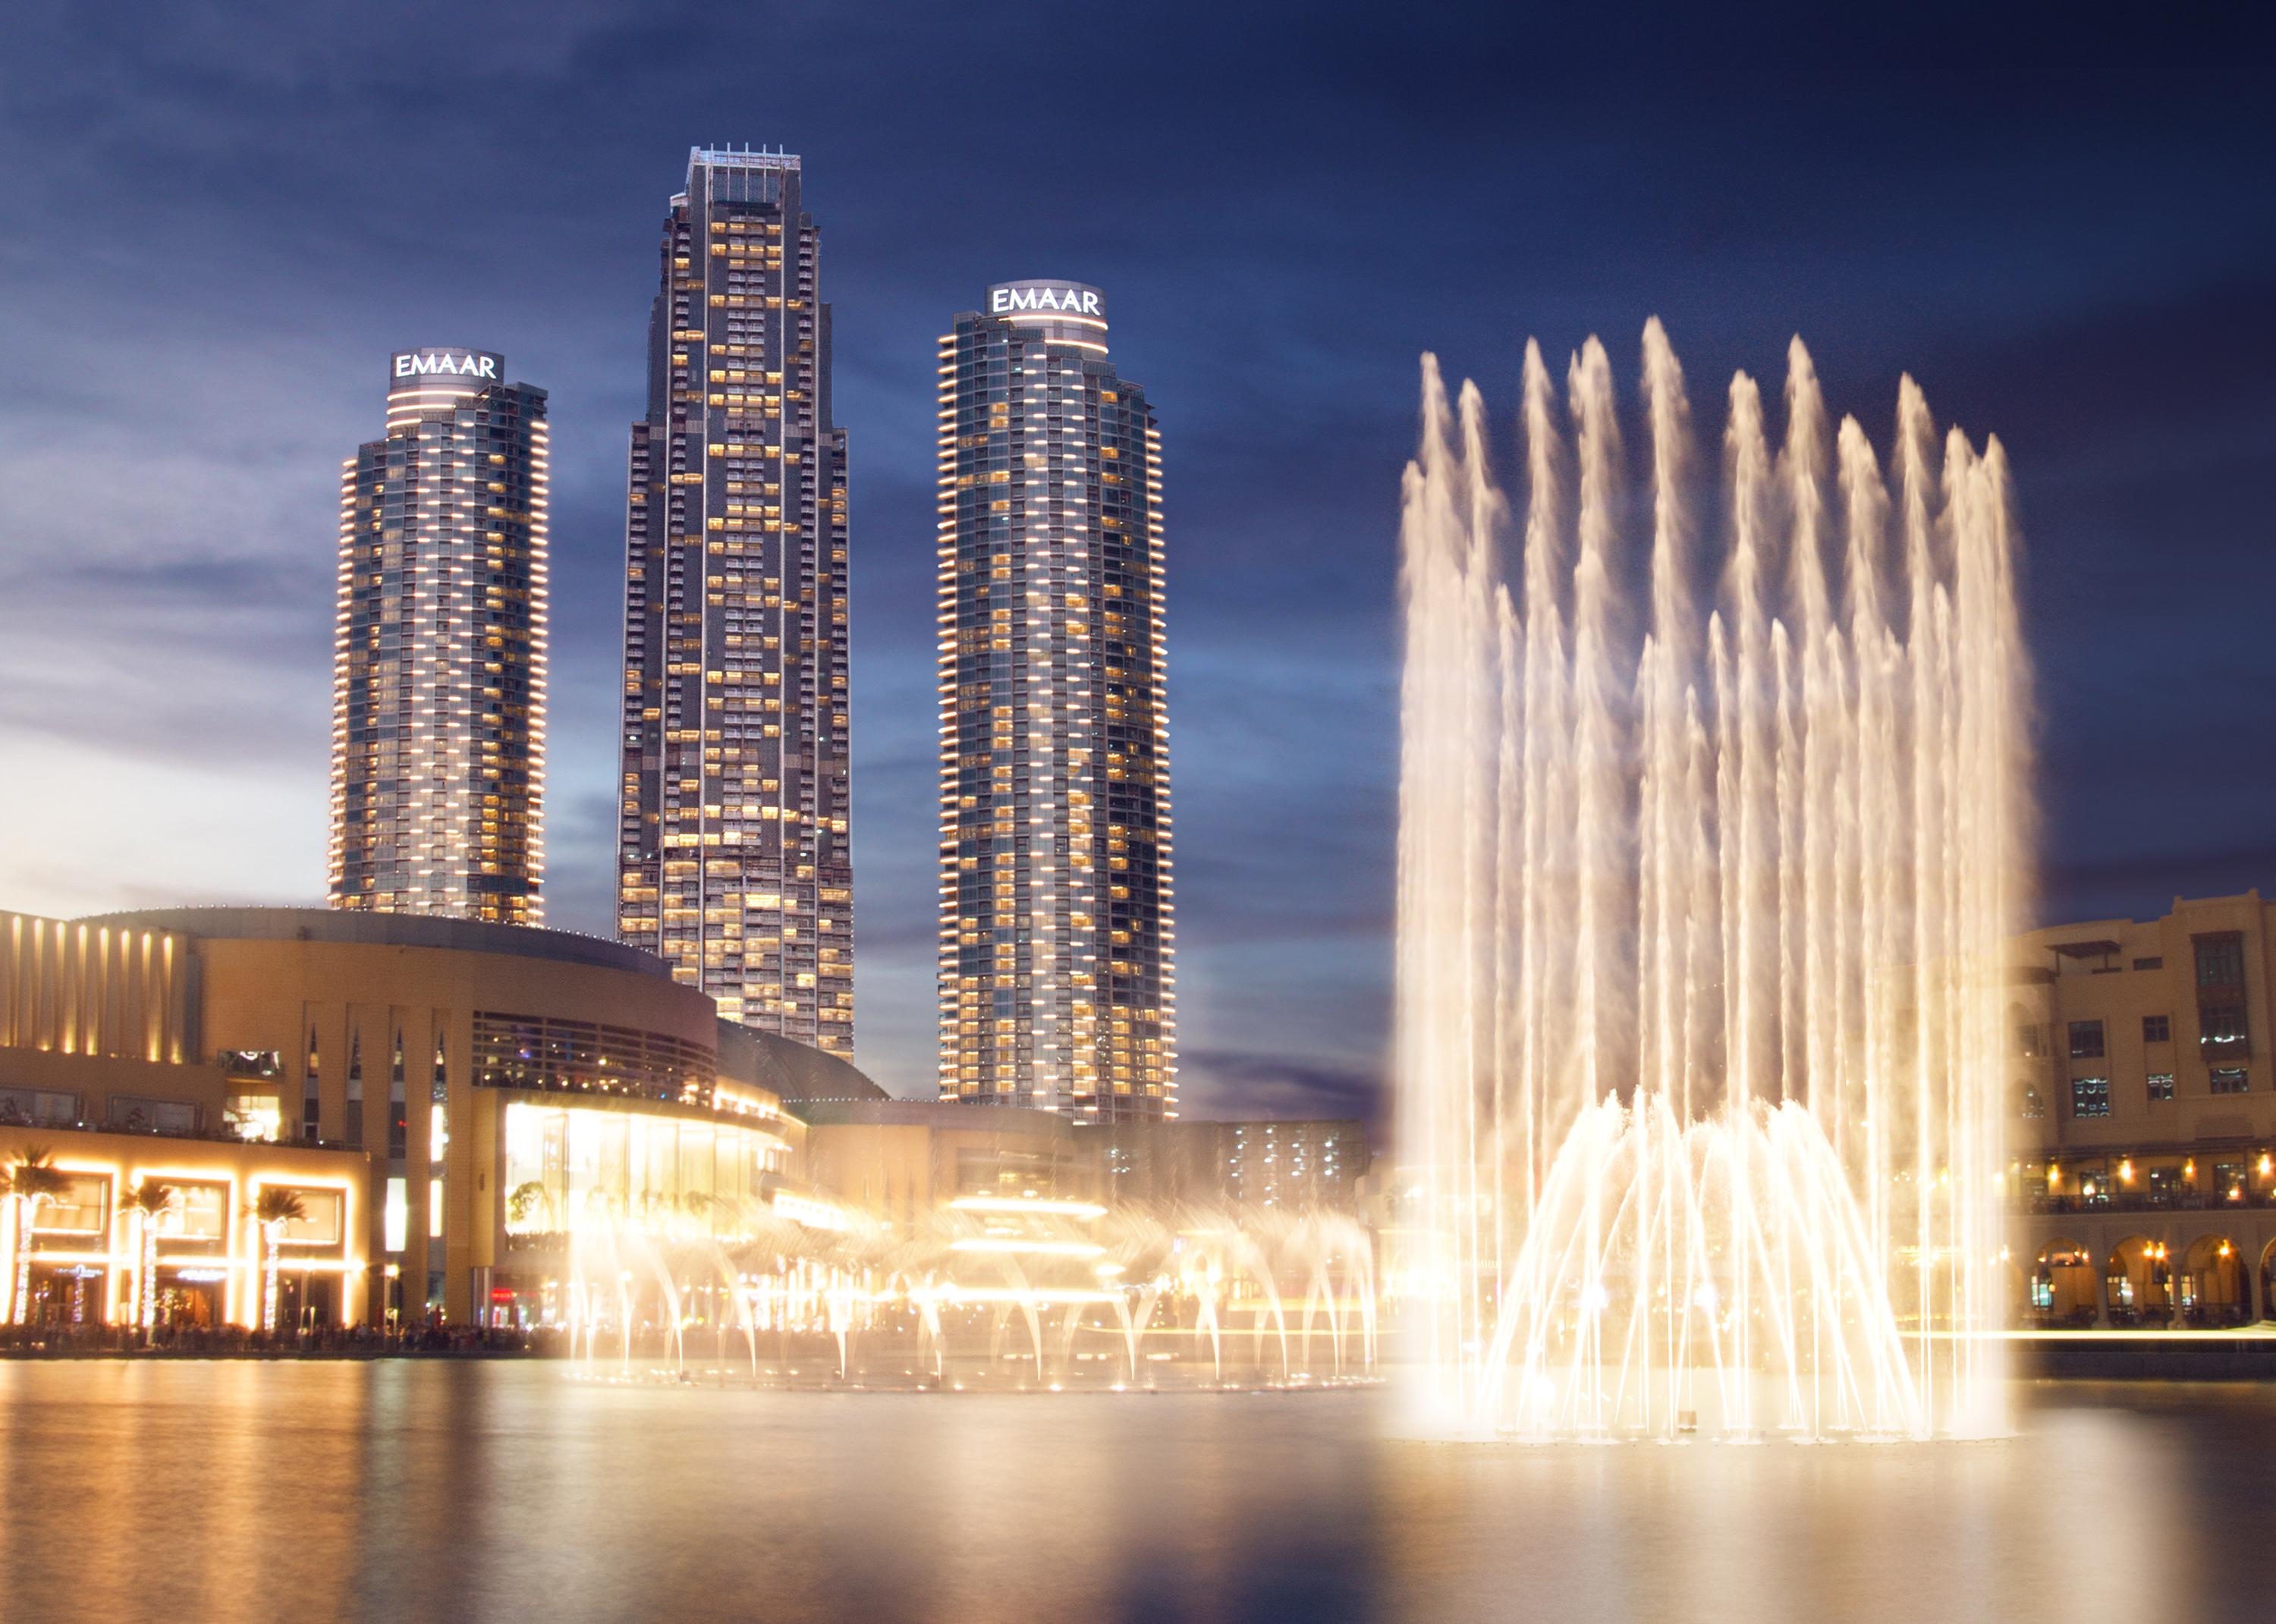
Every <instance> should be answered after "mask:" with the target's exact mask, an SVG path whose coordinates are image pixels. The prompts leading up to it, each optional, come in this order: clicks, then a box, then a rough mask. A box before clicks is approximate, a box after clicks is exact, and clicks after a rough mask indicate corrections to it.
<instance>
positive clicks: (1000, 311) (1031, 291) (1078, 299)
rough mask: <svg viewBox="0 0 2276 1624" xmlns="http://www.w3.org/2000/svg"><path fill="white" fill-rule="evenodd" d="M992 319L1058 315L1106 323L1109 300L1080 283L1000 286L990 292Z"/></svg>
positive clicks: (1027, 283) (1002, 284) (1011, 283)
mask: <svg viewBox="0 0 2276 1624" xmlns="http://www.w3.org/2000/svg"><path fill="white" fill-rule="evenodd" d="M988 314H989V315H1058V316H1069V317H1073V318H1074V319H1076V320H1089V321H1093V322H1096V323H1099V324H1100V325H1101V326H1104V325H1105V323H1106V296H1105V295H1104V293H1101V292H1099V291H1098V290H1097V289H1096V288H1095V287H1086V286H1084V285H1082V284H1081V283H1080V282H999V283H998V284H997V285H995V286H994V287H991V288H990V289H989V290H988Z"/></svg>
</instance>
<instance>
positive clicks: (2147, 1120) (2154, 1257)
mask: <svg viewBox="0 0 2276 1624" xmlns="http://www.w3.org/2000/svg"><path fill="white" fill-rule="evenodd" d="M2015 949H2016V951H2015V958H2014V967H2013V968H2012V970H2011V972H2010V975H2009V980H2008V1009H2007V1026H2008V1029H2009V1033H2010V1036H2011V1038H2012V1042H2013V1045H2014V1047H2013V1050H2012V1051H2011V1055H2010V1060H2009V1065H2010V1067H2011V1075H2012V1081H2011V1089H2012V1094H2011V1107H2012V1109H2011V1114H2010V1122H2011V1127H2010V1129H2009V1132H2010V1135H2011V1139H2010V1144H2011V1148H2012V1151H2013V1160H2012V1162H2011V1165H2010V1167H2009V1172H2008V1177H2009V1179H2010V1180H2012V1188H2013V1191H2014V1196H2015V1198H2016V1203H2017V1205H2018V1206H2019V1207H2020V1208H2021V1209H2022V1218H2020V1220H2019V1225H2018V1234H2017V1240H2018V1241H2019V1242H2020V1244H2019V1245H2018V1247H2017V1248H2016V1252H2015V1257H2014V1262H2015V1264H2016V1266H2017V1268H2018V1271H2019V1272H2020V1274H2021V1275H2022V1280H2021V1282H2020V1285H2021V1287H2022V1290H2021V1293H2020V1294H2021V1295H2022V1297H2023V1314H2024V1317H2025V1319H2026V1320H2027V1322H2031V1323H2037V1324H2052V1325H2094V1324H2100V1325H2105V1326H2112V1327H2117V1328H2135V1327H2158V1326H2165V1325H2174V1326H2181V1327H2189V1326H2197V1327H2206V1326H2219V1325H2225V1324H2242V1323H2245V1322H2248V1321H2250V1320H2255V1319H2267V1318H2276V1065H2272V1062H2271V1058H2270V1034H2271V1032H2272V1031H2276V1027H2272V1024H2271V1023H2272V1021H2276V958H2272V952H2276V905H2272V904H2270V903H2268V902H2266V901H2265V900H2263V899H2262V898H2261V897H2260V895H2259V893H2258V892H2245V893H2244V894H2243V895H2242V896H2232V897H2208V898H2186V899H2175V901H2174V907H2173V911H2172V912H2171V913H2169V914H2166V915H2164V916H2163V917H2162V918H2158V919H2152V920H2146V921H2141V920H2130V919H2111V920H2097V921H2091V922H2087V923H2083V924H2075V925H2059V926H2052V927H2050V928H2048V929H2046V930H2036V931H2033V932H2031V933H2030V934H2029V936H2026V937H2021V938H2019V940H2018V941H2017V943H2016V944H2015Z"/></svg>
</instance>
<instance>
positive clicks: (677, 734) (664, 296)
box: [617, 148, 854, 1055]
mask: <svg viewBox="0 0 2276 1624" xmlns="http://www.w3.org/2000/svg"><path fill="white" fill-rule="evenodd" d="M799 180H800V171H799V161H798V159H797V158H796V157H794V156H790V155H788V154H785V153H768V152H733V151H714V150H710V149H708V148H698V149H697V150H695V151H694V152H692V153H690V154H689V155H688V161H687V190H686V191H684V192H682V193H681V194H679V196H677V197H675V198H673V199H672V200H671V211H670V212H669V213H668V214H667V215H666V216H665V217H664V254H663V260H664V263H663V277H662V285H661V286H660V287H659V288H658V290H657V292H656V304H655V307H654V310H653V313H652V314H651V315H650V316H649V398H648V415H647V416H646V417H644V418H643V419H641V421H639V422H637V423H634V424H633V433H632V466H631V477H630V498H629V508H628V513H627V518H626V528H625V568H626V589H625V687H624V718H623V720H624V726H623V732H622V735H621V738H622V747H623V753H624V763H623V764H624V771H623V778H622V781H621V783H620V785H619V789H618V854H619V856H618V909H617V922H618V935H619V936H620V937H622V938H623V939H624V940H626V941H627V942H631V943H634V944H637V945H640V946H642V947H645V948H648V949H649V950H650V951H651V952H656V953H658V954H660V955H662V956H663V957H664V959H665V960H669V961H670V963H671V968H672V973H673V975H676V976H677V977H679V979H680V980H681V981H683V982H686V983H689V984H690V985H694V986H700V987H702V989H703V990H705V991H706V992H709V993H710V994H711V995H712V996H713V997H714V998H717V1000H718V1002H719V1010H720V1013H722V1014H723V1015H725V1016H726V1017H728V1018H729V1019H731V1020H739V1021H744V1022H746V1023H747V1024H748V1025H751V1026H755V1027H760V1028H764V1029H766V1030H768V1031H770V1032H778V1033H780V1034H781V1035H782V1036H785V1037H790V1038H795V1039H797V1040H798V1041H799V1042H800V1043H812V1044H815V1045H816V1046H818V1047H820V1048H823V1049H826V1050H829V1051H831V1052H832V1053H835V1054H839V1055H851V1054H852V1052H853V1050H854V890H853V886H854V877H853V866H852V862H851V860H850V855H849V846H848V842H847V837H846V816H847V812H848V809H849V808H848V802H849V775H848V771H847V762H846V432H845V430H844V429H839V428H838V427H837V426H836V425H835V424H834V423H833V422H832V421H831V412H830V307H829V306H828V305H826V304H823V303H822V302H821V301H820V300H818V299H817V297H816V292H817V289H818V286H819V281H820V261H821V254H822V234H821V232H820V231H817V230H816V227H815V224H814V219H813V216H810V215H808V214H804V213H801V212H800V208H799Z"/></svg>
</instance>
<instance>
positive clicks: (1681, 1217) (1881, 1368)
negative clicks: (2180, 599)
mask: <svg viewBox="0 0 2276 1624" xmlns="http://www.w3.org/2000/svg"><path fill="white" fill-rule="evenodd" d="M1564 394H1565V398H1564V400H1563V402H1562V403H1561V406H1560V402H1559V398H1558V393H1557V391H1556V388H1555V385H1554V384H1553V383H1552V382H1551V377H1550V375H1549V372H1548V369H1547V368H1546V367H1545V366H1544V364H1543V361H1542V358H1541V353H1540V351H1539V348H1538V346H1537V345H1528V347H1527V350H1526V356H1525V375H1524V401H1523V410H1522V432H1521V441H1522V449H1523V461H1524V478H1523V482H1522V489H1523V511H1522V513H1521V515H1513V513H1512V511H1511V505H1510V503H1509V501H1508V499H1507V498H1506V497H1505V496H1504V494H1503V492H1502V490H1501V489H1500V487H1499V486H1498V484H1497V482H1496V481H1495V479H1494V476H1493V474H1492V471H1491V467H1490V460H1491V459H1490V457H1489V454H1488V444H1489V439H1490V435H1489V431H1488V427H1487V421H1486V413H1485V408H1484V406H1483V400H1482V398H1481V397H1480V395H1479V393H1478V391H1477V390H1476V388H1475V387H1474V386H1472V385H1469V384H1467V383H1466V384H1464V385H1463V387H1462V389H1461V391H1460V395H1459V398H1458V399H1456V400H1454V401H1451V402H1450V400H1449V398H1448V396H1447V393H1446V390H1445V386H1444V384H1443V383H1442V381H1441V379H1440V377H1439V375H1438V368H1437V364H1436V362H1435V360H1432V359H1430V358H1428V357H1426V358H1425V360H1424V362H1423V436H1422V451H1421V454H1420V456H1419V458H1418V459H1417V460H1416V461H1415V463H1414V464H1413V465H1412V466H1410V467H1409V468H1408V469H1407V476H1406V483H1405V491H1404V516H1403V524H1402V530H1403V537H1402V545H1403V550H1404V587H1405V594H1406V613H1407V663H1406V672H1405V679H1404V687H1403V693H1402V714H1403V726H1404V732H1403V759H1402V763H1401V774H1400V870H1399V967H1398V968H1399V1017H1400V1038H1399V1059H1398V1066H1399V1076H1400V1089H1399V1104H1398V1151H1399V1160H1400V1165H1401V1172H1400V1175H1399V1177H1400V1192H1399V1194H1400V1204H1399V1209H1398V1217H1397V1225H1398V1227H1399V1230H1400V1236H1399V1240H1400V1247H1399V1256H1398V1261H1397V1264H1396V1273H1395V1278H1394V1288H1395V1290H1396V1291H1397V1293H1398V1294H1399V1295H1400V1297H1401V1299H1402V1300H1403V1311H1404V1314H1405V1322H1406V1324H1407V1328H1408V1330H1409V1332H1410V1333H1411V1337H1412V1341H1411V1344H1410V1345H1409V1347H1408V1348H1407V1355H1406V1356H1407V1362H1408V1364H1407V1369H1408V1371H1409V1373H1410V1376H1411V1381H1410V1385H1409V1397H1410V1399H1411V1400H1412V1403H1413V1407H1414V1415H1415V1423H1416V1424H1417V1425H1419V1426H1421V1427H1423V1428H1425V1429H1427V1430H1432V1431H1435V1432H1438V1433H1443V1434H1453V1435H1462V1436H1495V1435H1516V1436H1521V1437H1543V1438H1553V1437H1577V1438H1620V1437H1656V1438H1676V1437H1680V1436H1685V1435H1688V1434H1692V1433H1698V1434H1701V1435H1706V1436H1721V1437H1727V1438H1756V1437H1765V1436H1778V1435H1790V1436H1796V1437H1802V1438H1829V1437H1836V1436H1864V1437H1915V1438H1918V1437H1930V1436H1938V1435H1975V1434H1982V1433H1985V1432H1990V1431H1996V1430H1999V1429H2000V1428H2001V1426H2002V1424H2003V1414H2004V1410H2003V1398H2002V1391H2003V1390H2002V1385H2001V1383H2000V1380H1999V1377H2000V1362H1999V1351H1998V1344H1997V1342H1996V1341H1995V1340H1993V1339H1989V1338H1987V1337H1986V1336H1984V1334H1983V1333H1984V1332H1987V1331H1990V1330H1992V1329H1993V1328H1995V1327H1996V1326H1997V1325H1998V1324H1999V1305H2000V1301H2001V1286H2000V1279H2001V1273H2000V1270H2001V1264H2000V1237H2001V1226H2000V1202H2001V1195H2000V1191H1999V1178H2000V1173H2001V1167H2002V1158H2001V1155H2000V1120H2001V1116H2002V1111H2001V1103H2002V1101H2003V1099H2004V1097H2005V1094H2006V1089H2005V1082H2004V1077H2003V1069H2002V1068H2003V1057H2004V1055H2005V1052H2006V1048H2005V1043H2004V1042H2003V1032H2002V1028H2003V1024H2004V1017H2003V1013H2002V1012H2003V1010H2004V1008H2005V1000H2004V998H2003V997H2002V995H2001V992H2002V990H2001V986H2000V981H2001V975H2000V973H1999V963H2000V955H1999V947H2000V945H2001V944H2002V942H2003V939H2004V938H2005V937H2006V936H2007V934H2008V933H2009V932H2010V931H2011V930H2013V929H2014V927H2015V925H2016V922H2017V918H2016V916H2017V911H2018V904H2019V899H2020V896H2021V892H2022V884H2023V880H2024V869H2025V862H2026V857H2027V843H2026V832H2025V831H2026V829H2027V825H2028V822H2029V816H2028V794H2027V788H2026V784H2025V761H2026V751H2027V732H2028V729H2027V724H2026V717H2027V710H2028V686H2029V685H2028V675H2027V671H2026V661H2025V656H2024V650H2023V648H2022V641H2021V637H2020V634H2019V632H2018V627H2017V620H2016V611H2015V591H2014V535H2013V529H2012V521H2011V517H2010V501H2009V493H2008V484H2007V464H2006V459H2005V455H2004V453H2003V452H2002V451H2001V449H2000V446H1999V442H1998V441H1997V440H1996V439H1992V440H1990V441H1988V442H1987V443H1986V444H1985V445H1984V449H1983V450H1982V451H1981V452H1978V451H1977V450H1976V448H1975V447H1974V446H1972V445H1971V444H1969V441H1968V439H1967V438H1966V437H1965V436H1963V435H1961V433H1960V432H1959V431H1958V430H1956V429H1955V430H1954V431H1952V432H1951V433H1950V434H1949V435H1947V436H1946V438H1945V440H1944V442H1943V444H1942V446H1941V454H1940V455H1939V448H1938V443H1937V438H1936V434H1935V430H1934V428H1933V425H1932V424H1931V420H1930V417H1929V413H1928V408H1927V405H1926V403H1925V401H1924V400H1923V397H1922V395H1921V392H1920V391H1919V390H1918V389H1917V388H1916V387H1915V385H1914V384H1913V383H1912V381H1911V380H1910V379H1909V378H1907V379H1906V380H1905V381H1904V383H1903V384H1902V385H1901V388H1900V398H1899V406H1898V414H1897V429H1896V441H1895V445H1894V448H1893V452H1892V453H1891V456H1890V459H1889V464H1888V470H1887V473H1886V474H1884V471H1883V468H1882V466H1881V463H1880V461H1879V459H1878V458H1877V457H1876V455H1875V452H1874V451H1873V449H1872V447H1871V445H1870V444H1869V442H1868V441H1867V438H1866V436H1865V435H1864V433H1863V430H1861V429H1859V427H1858V426H1857V424H1856V422H1855V420H1854V419H1845V420H1844V421H1842V422H1841V424H1840V429H1839V430H1838V431H1836V432H1834V433H1833V434H1832V435H1830V436H1829V434H1828V431H1827V426H1826V418H1825V405H1824V401H1823V398H1822V396H1821V393H1820V390H1819V386H1818V383H1817V376H1816V374H1815V372H1814V370H1813V368H1812V367H1811V364H1810V360H1809V354H1808V353H1807V352H1806V351H1805V350H1804V349H1803V348H1802V344H1801V342H1800V341H1799V340H1796V341H1795V342H1794V345H1793V346H1792V348H1791V350H1790V352H1789V355H1788V371H1787V386H1786V402H1785V417H1786V421H1785V425H1784V433H1783V440H1782V444H1779V445H1777V446H1776V447H1774V446H1773V444H1772V440H1771V429H1770V427H1769V424H1768V422H1767V421H1766V415H1767V414H1766V413H1765V410H1764V404H1763V401H1762V398H1761V391H1759V389H1758V387H1757V386H1756V383H1755V382H1754V380H1753V379H1751V378H1749V377H1748V376H1746V375H1745V374H1743V373H1742V374H1741V375H1739V376H1736V377H1734V379H1733V380H1732V383H1731V387H1730V396H1729V414H1728V424H1727V429H1726V433H1725V436H1724V442H1723V454H1722V478H1721V480H1720V482H1719V484H1718V482H1716V481H1714V480H1713V479H1712V478H1711V477H1710V478H1705V479H1703V478H1702V477H1701V476H1700V471H1699V468H1698V467H1697V464H1698V462H1699V461H1700V460H1701V459H1699V458H1698V457H1697V456H1696V452H1695V448H1694V445H1693V442H1692V437H1691V429H1690V422H1689V411H1688V404H1687V401H1686V398H1685V393H1684V383H1683V376H1682V372H1681V368H1680V364H1679V362H1678V361H1677V359H1676V356H1675V353H1674V352H1673V349H1672V348H1671V347H1670V346H1669V345H1668V342H1667V339H1666V336H1665V333H1664V332H1663V331H1662V330H1661V328H1660V326H1659V324H1658V322H1657V321H1655V322H1653V323H1650V325H1649V326H1647V327H1646V329H1645V330H1644V341H1643V418H1644V421H1645V424H1646V429H1645V439H1646V443H1647V456H1646V457H1645V459H1643V461H1644V468H1645V472H1646V474H1648V478H1647V479H1646V480H1645V481H1643V494H1642V495H1641V497H1639V499H1638V500H1637V501H1636V503H1635V506H1636V508H1637V509H1638V510H1639V512H1638V515H1637V519H1638V522H1637V523H1635V525H1633V526H1630V525H1628V524H1627V523H1625V522H1624V511H1623V510H1624V507H1625V506H1626V504H1625V503H1624V500H1623V497H1624V494H1625V487H1624V472H1623V459H1622V454H1621V434H1620V421H1619V417H1618V414H1617V411H1616V407H1615V402H1614V391H1613V383H1612V368H1611V366H1610V364H1609V362H1608V361H1607V360H1606V357H1605V351H1604V348H1603V346H1602V345H1600V344H1598V343H1597V341H1596V340H1595V339H1594V338H1591V339H1590V340H1589V343H1588V345H1587V346H1586V347H1585V348H1584V349H1583V350H1582V353H1580V354H1579V355H1578V356H1576V357H1574V360H1573V362H1572V365H1571V368H1570V372H1569V375H1568V377H1567V384H1566V389H1565V391H1564ZM1568 424H1569V437H1568V432H1567V425H1568ZM1703 488H1704V489H1710V490H1715V491H1717V492H1718V494H1717V495H1716V496H1714V497H1712V498H1708V497H1703V494H1702V491H1703ZM1631 538H1633V541H1632V543H1631ZM1711 543H1712V547H1711V545H1710V544H1711ZM1711 550H1712V551H1714V552H1715V553H1716V554H1718V557H1717V558H1714V559H1713V561H1712V564H1713V567H1711V568H1709V567H1703V566H1706V565H1709V563H1710V560H1709V557H1708V555H1709V553H1710V551H1711ZM1505 554H1508V555H1510V556H1511V557H1512V558H1514V563H1510V564H1506V562H1505Z"/></svg>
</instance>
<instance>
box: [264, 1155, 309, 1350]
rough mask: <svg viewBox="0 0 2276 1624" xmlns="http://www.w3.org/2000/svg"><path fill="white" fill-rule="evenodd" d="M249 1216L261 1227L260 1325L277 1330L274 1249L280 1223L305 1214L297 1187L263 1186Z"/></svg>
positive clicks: (282, 1229) (281, 1228)
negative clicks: (251, 1215)
mask: <svg viewBox="0 0 2276 1624" xmlns="http://www.w3.org/2000/svg"><path fill="white" fill-rule="evenodd" d="M253 1216H254V1220H255V1221H256V1222H258V1223H259V1224H260V1226H261V1239H262V1260H261V1262H262V1281H261V1328H262V1330H263V1331H269V1332H273V1331H275V1330H276V1329H277V1273H278V1269H277V1248H278V1245H279V1242H280V1238H281V1237H282V1236H283V1234H284V1233H285V1225H287V1224H297V1223H299V1222H300V1220H301V1219H302V1218H307V1216H308V1209H307V1206H306V1205H304V1204H303V1203H302V1202H301V1200H300V1192H299V1191H298V1190H288V1189H285V1188H282V1187H280V1186H277V1185H274V1184H271V1185H268V1186H265V1187H264V1188H262V1192H261V1197H260V1199H259V1200H258V1201H256V1202H254V1204H253Z"/></svg>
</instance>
